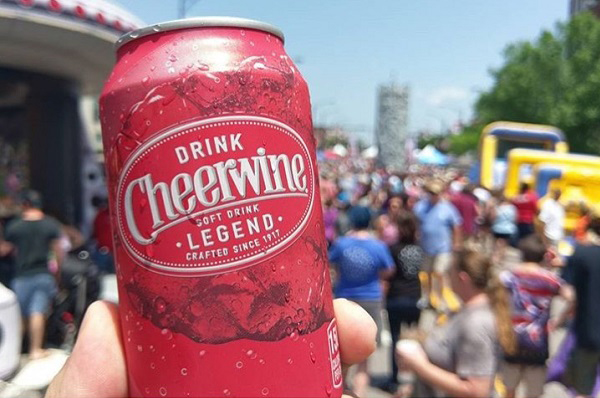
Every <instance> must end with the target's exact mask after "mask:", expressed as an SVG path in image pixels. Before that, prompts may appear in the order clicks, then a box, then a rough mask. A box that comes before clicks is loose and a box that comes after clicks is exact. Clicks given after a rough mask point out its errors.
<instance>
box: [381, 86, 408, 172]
mask: <svg viewBox="0 0 600 398" xmlns="http://www.w3.org/2000/svg"><path fill="white" fill-rule="evenodd" d="M408 102H409V88H408V87H407V86H403V85H398V84H396V83H391V84H383V85H381V86H379V90H378V92H377V120H376V127H375V142H376V145H377V149H378V150H379V156H378V161H379V164H380V166H382V167H386V168H388V169H390V170H394V171H401V170H403V169H404V168H405V167H406V164H407V160H408V159H407V156H406V140H407V138H408Z"/></svg>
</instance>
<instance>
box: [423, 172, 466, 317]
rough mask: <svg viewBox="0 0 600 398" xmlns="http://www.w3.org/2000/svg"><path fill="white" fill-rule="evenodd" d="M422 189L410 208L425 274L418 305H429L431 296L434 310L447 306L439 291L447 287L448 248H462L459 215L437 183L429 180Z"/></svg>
mask: <svg viewBox="0 0 600 398" xmlns="http://www.w3.org/2000/svg"><path fill="white" fill-rule="evenodd" d="M424 188H425V192H426V193H427V198H426V199H423V200H421V201H419V202H418V203H417V204H415V207H414V209H413V212H414V214H415V216H417V218H418V219H419V222H420V226H421V229H420V232H421V248H422V249H423V252H424V253H425V259H424V262H423V270H424V271H426V272H427V276H428V278H427V283H424V284H423V286H422V294H423V297H422V298H421V300H419V307H421V308H427V307H429V306H430V303H429V300H430V298H431V299H432V300H435V301H436V302H435V303H434V304H435V306H436V307H437V309H438V310H441V311H444V310H445V309H446V308H447V305H446V303H445V301H444V296H443V294H442V292H443V290H444V287H445V286H449V282H448V276H447V274H448V269H449V268H450V266H451V265H452V251H453V250H454V249H457V250H458V249H460V248H461V247H462V233H461V225H462V218H461V217H460V214H459V213H458V210H456V208H455V207H454V206H453V205H452V203H450V202H448V201H447V200H445V199H444V198H442V191H443V186H442V184H441V183H440V182H438V181H430V182H429V183H427V184H426V185H425V187H424Z"/></svg>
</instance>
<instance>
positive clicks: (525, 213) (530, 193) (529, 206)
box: [512, 182, 539, 240]
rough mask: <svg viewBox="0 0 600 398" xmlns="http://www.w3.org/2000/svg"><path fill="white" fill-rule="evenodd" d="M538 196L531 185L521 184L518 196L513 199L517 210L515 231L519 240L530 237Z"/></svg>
mask: <svg viewBox="0 0 600 398" xmlns="http://www.w3.org/2000/svg"><path fill="white" fill-rule="evenodd" d="M538 199H539V198H538V195H537V194H536V193H535V191H534V190H533V189H531V185H530V184H528V183H526V182H523V183H521V189H520V193H519V195H518V196H517V197H516V198H514V199H513V202H512V203H513V205H515V207H516V208H517V231H518V238H519V240H521V239H523V238H525V237H527V236H529V235H531V234H532V233H533V232H534V231H535V230H534V221H535V216H536V214H537V211H538V208H537V201H538Z"/></svg>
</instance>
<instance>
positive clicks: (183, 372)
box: [181, 368, 188, 376]
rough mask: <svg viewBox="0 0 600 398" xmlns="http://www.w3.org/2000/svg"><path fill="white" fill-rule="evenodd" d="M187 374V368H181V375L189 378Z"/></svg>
mask: <svg viewBox="0 0 600 398" xmlns="http://www.w3.org/2000/svg"><path fill="white" fill-rule="evenodd" d="M187 374H188V371H187V368H181V375H182V376H187Z"/></svg>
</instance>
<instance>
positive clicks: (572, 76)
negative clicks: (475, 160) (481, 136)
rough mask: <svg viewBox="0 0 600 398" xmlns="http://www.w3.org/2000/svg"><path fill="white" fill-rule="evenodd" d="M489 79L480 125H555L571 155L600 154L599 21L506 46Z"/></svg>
mask: <svg viewBox="0 0 600 398" xmlns="http://www.w3.org/2000/svg"><path fill="white" fill-rule="evenodd" d="M491 74H492V77H493V79H494V84H493V86H492V88H491V89H490V90H489V91H487V92H484V93H482V94H481V96H480V97H479V99H478V101H477V103H476V106H475V110H476V114H477V119H478V120H480V121H482V122H484V124H487V123H489V122H492V121H496V120H509V121H515V122H526V123H541V124H550V125H554V126H557V127H558V128H560V129H562V130H563V131H565V133H566V135H567V139H568V141H569V145H570V146H571V149H572V150H573V151H575V152H588V153H596V154H600V140H599V139H598V138H597V137H598V136H597V134H598V133H600V95H599V94H600V20H598V19H597V18H596V17H594V16H593V15H592V14H591V13H582V14H579V15H577V16H575V17H574V18H572V19H571V20H570V21H569V22H568V23H566V24H558V25H557V27H556V29H555V31H554V32H550V31H544V32H542V33H541V35H540V37H539V38H538V39H537V40H536V41H534V42H519V43H515V44H511V45H509V46H508V47H507V48H506V50H505V51H504V64H503V65H502V66H501V67H500V68H499V69H496V70H492V71H491ZM464 139H466V138H464Z"/></svg>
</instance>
